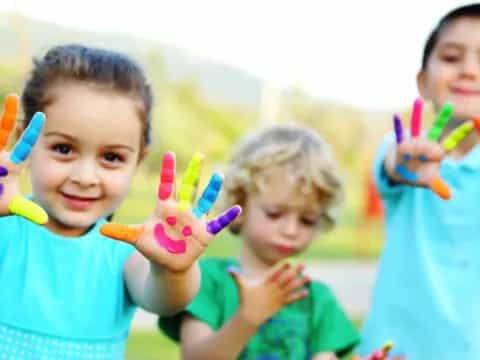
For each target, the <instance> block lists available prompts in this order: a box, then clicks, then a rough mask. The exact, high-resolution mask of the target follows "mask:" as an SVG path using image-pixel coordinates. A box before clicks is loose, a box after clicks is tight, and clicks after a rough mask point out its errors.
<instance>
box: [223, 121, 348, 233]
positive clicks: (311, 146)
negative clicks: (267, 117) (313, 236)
mask: <svg viewBox="0 0 480 360" xmlns="http://www.w3.org/2000/svg"><path fill="white" fill-rule="evenodd" d="M273 168H286V169H287V170H288V171H286V172H285V173H286V174H290V179H289V180H291V182H292V184H294V185H295V186H299V189H300V190H301V191H302V192H305V193H308V192H310V191H314V192H315V193H317V194H318V195H319V196H318V197H317V201H319V202H321V209H322V212H321V215H320V219H319V229H321V230H323V231H326V230H329V229H331V228H332V227H333V226H334V225H335V223H336V219H337V213H338V211H337V210H338V208H339V205H340V204H341V202H342V200H343V197H344V189H343V183H342V181H341V179H340V174H339V170H338V167H337V164H336V162H335V159H334V157H333V154H332V151H331V149H330V146H329V145H328V143H327V142H325V141H324V140H323V139H322V138H321V137H320V136H319V135H318V134H317V133H316V132H314V131H313V130H311V129H309V128H306V127H303V126H299V125H294V124H288V125H275V126H271V127H268V128H265V129H262V130H260V131H257V132H254V133H253V134H251V135H250V136H247V137H246V138H245V139H244V140H243V141H241V142H240V143H239V144H238V146H237V147H236V148H235V150H234V152H233V156H232V158H231V160H230V163H229V164H228V166H227V168H226V170H225V181H224V185H223V190H222V199H221V203H222V206H223V207H224V208H228V207H230V206H233V205H235V204H239V205H241V206H244V205H245V203H246V200H247V197H248V195H249V194H251V193H254V192H258V191H259V190H260V189H261V184H262V180H263V179H264V177H265V176H266V173H267V172H268V170H269V169H273ZM286 180H287V179H286ZM230 229H231V231H232V232H234V233H238V232H239V231H240V229H241V222H237V223H235V224H232V225H231V226H230Z"/></svg>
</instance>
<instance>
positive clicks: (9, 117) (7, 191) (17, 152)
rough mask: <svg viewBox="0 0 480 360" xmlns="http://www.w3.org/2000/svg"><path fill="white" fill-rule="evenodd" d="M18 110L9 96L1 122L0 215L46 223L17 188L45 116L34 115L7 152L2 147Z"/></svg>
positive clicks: (8, 135) (13, 97)
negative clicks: (16, 216)
mask: <svg viewBox="0 0 480 360" xmlns="http://www.w3.org/2000/svg"><path fill="white" fill-rule="evenodd" d="M17 108H18V97H17V96H16V95H8V96H7V98H6V99H5V104H4V108H3V114H2V119H1V123H0V215H7V214H17V215H20V216H23V217H25V218H27V219H28V220H30V221H33V222H35V223H37V224H45V223H46V222H47V220H48V215H47V213H46V212H45V211H44V210H43V209H42V208H41V207H40V206H38V205H37V204H35V203H34V202H32V201H30V200H28V199H25V198H24V197H23V196H22V195H21V194H20V187H19V176H20V172H21V170H22V169H23V167H24V164H23V163H24V161H25V160H26V159H27V158H28V156H29V155H30V152H31V151H32V148H33V146H34V145H35V143H36V142H37V140H38V137H39V136H40V133H41V131H42V128H43V124H44V122H45V115H44V114H43V113H40V112H37V113H36V114H35V115H34V116H33V118H32V119H31V121H30V124H29V125H28V127H27V128H26V129H25V131H24V132H23V134H22V136H21V138H20V139H19V140H18V141H17V143H16V144H15V146H14V148H13V149H12V151H7V150H5V147H6V146H7V144H8V139H9V138H10V134H11V132H12V130H13V129H14V127H15V119H16V116H17Z"/></svg>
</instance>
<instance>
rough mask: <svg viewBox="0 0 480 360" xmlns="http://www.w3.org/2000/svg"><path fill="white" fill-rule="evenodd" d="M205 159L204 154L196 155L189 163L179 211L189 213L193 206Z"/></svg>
mask: <svg viewBox="0 0 480 360" xmlns="http://www.w3.org/2000/svg"><path fill="white" fill-rule="evenodd" d="M204 158H205V156H204V155H203V154H201V153H196V154H195V155H193V157H192V159H191V160H190V162H189V163H188V166H187V169H186V170H185V174H184V175H183V179H182V184H181V186H180V191H179V193H178V209H179V210H180V211H187V210H188V209H189V208H190V207H191V206H192V201H193V195H194V193H195V189H196V187H197V184H198V179H199V178H200V169H201V167H202V162H203V159H204Z"/></svg>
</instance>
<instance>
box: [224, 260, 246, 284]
mask: <svg viewBox="0 0 480 360" xmlns="http://www.w3.org/2000/svg"><path fill="white" fill-rule="evenodd" d="M227 271H228V273H229V274H230V276H231V277H232V278H233V280H235V282H236V284H237V285H238V287H240V288H241V287H243V284H244V280H243V276H242V274H241V272H240V268H239V267H238V266H235V265H230V266H229V267H228V268H227Z"/></svg>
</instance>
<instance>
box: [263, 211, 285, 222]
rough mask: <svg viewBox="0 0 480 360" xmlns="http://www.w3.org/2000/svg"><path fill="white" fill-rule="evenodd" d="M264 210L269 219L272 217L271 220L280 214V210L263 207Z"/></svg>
mask: <svg viewBox="0 0 480 360" xmlns="http://www.w3.org/2000/svg"><path fill="white" fill-rule="evenodd" d="M264 212H265V215H266V216H267V217H268V218H269V219H272V220H276V219H278V218H280V217H281V216H282V213H281V211H277V210H267V209H265V210H264Z"/></svg>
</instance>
